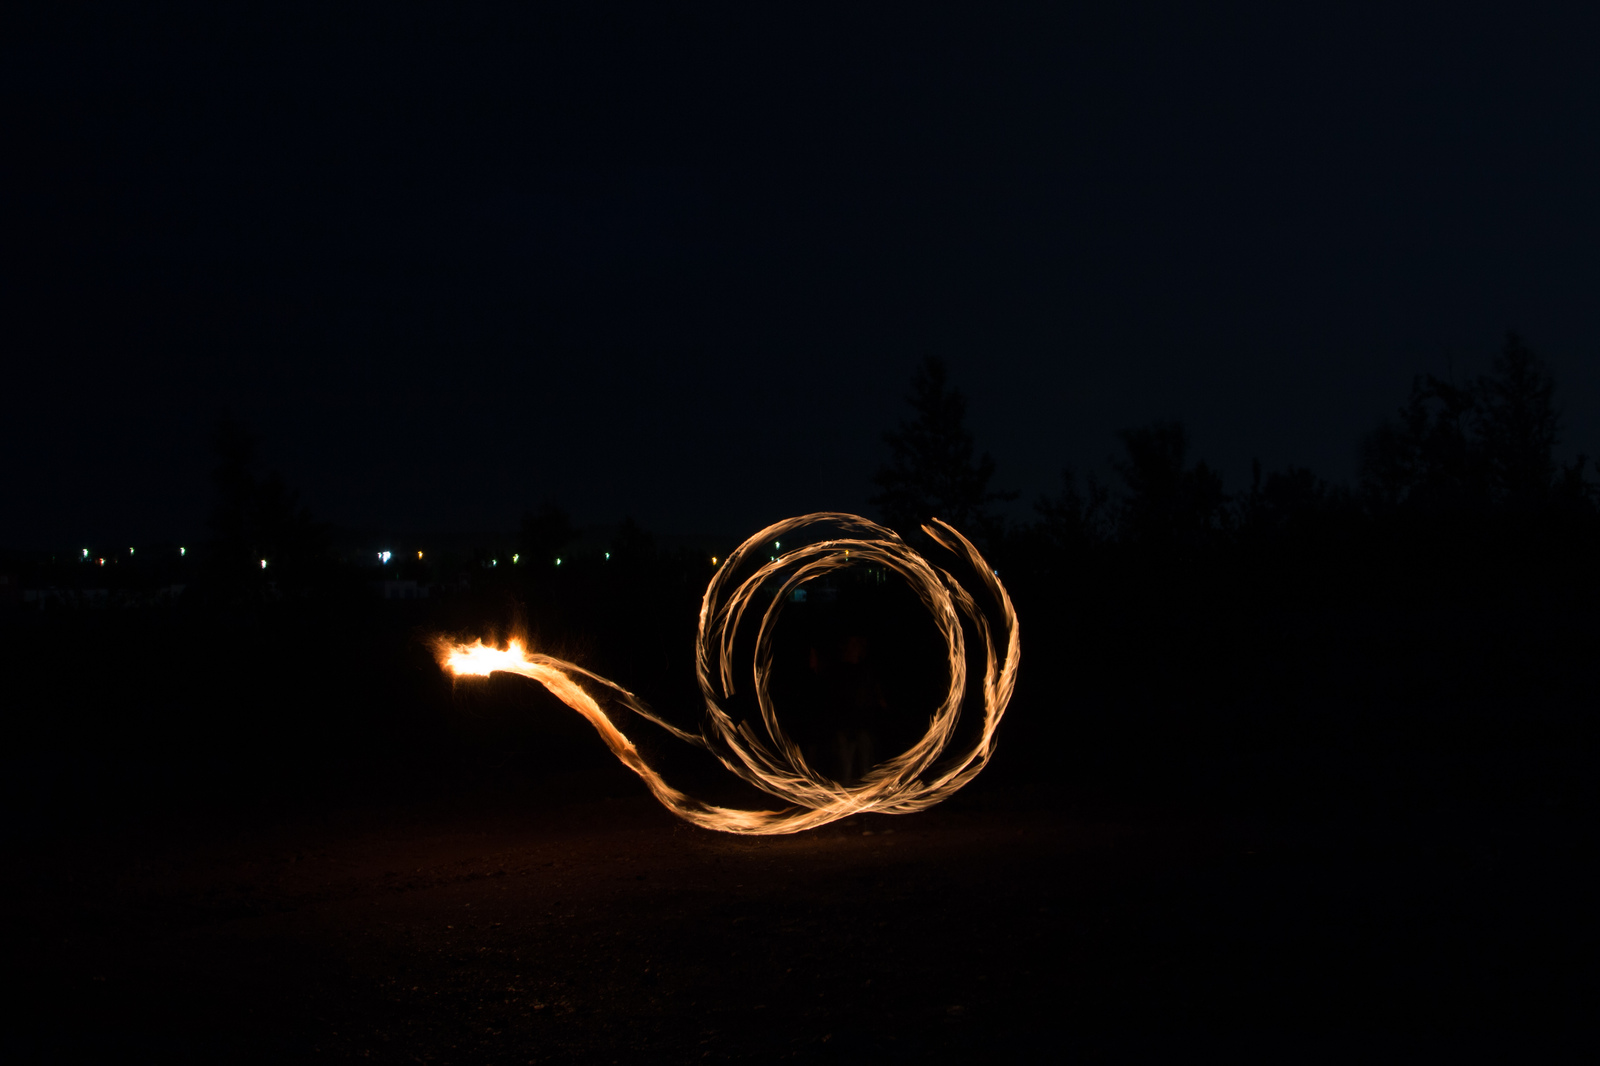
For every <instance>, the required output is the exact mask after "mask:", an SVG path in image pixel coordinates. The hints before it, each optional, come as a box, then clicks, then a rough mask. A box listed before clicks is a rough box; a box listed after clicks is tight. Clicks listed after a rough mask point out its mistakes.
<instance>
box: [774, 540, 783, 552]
mask: <svg viewBox="0 0 1600 1066" xmlns="http://www.w3.org/2000/svg"><path fill="white" fill-rule="evenodd" d="M772 546H773V547H774V548H777V549H778V550H779V551H782V550H783V541H781V540H775V541H773V542H772Z"/></svg>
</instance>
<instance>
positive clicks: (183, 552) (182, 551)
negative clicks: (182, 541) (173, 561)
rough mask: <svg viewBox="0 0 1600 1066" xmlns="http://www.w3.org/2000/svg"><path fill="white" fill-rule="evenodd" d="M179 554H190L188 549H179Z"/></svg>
mask: <svg viewBox="0 0 1600 1066" xmlns="http://www.w3.org/2000/svg"><path fill="white" fill-rule="evenodd" d="M178 554H179V555H188V554H189V549H188V548H179V549H178Z"/></svg>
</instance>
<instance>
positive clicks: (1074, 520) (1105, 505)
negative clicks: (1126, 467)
mask: <svg viewBox="0 0 1600 1066" xmlns="http://www.w3.org/2000/svg"><path fill="white" fill-rule="evenodd" d="M1033 509H1034V511H1035V512H1036V513H1037V514H1038V515H1039V522H1038V523H1037V525H1036V529H1037V531H1038V533H1039V534H1040V535H1042V537H1043V539H1044V542H1045V544H1046V546H1048V547H1049V548H1050V549H1053V550H1055V551H1075V550H1081V549H1083V548H1086V547H1088V546H1089V545H1091V544H1097V543H1099V542H1101V541H1104V540H1107V539H1109V538H1110V535H1111V519H1112V515H1111V491H1110V489H1109V488H1107V487H1106V486H1105V485H1102V484H1101V483H1100V481H1099V480H1098V479H1097V478H1096V477H1095V476H1094V475H1093V474H1090V475H1089V477H1088V480H1087V484H1086V486H1085V488H1084V489H1083V490H1082V491H1080V490H1079V489H1078V476H1077V472H1076V471H1074V470H1073V469H1072V468H1071V467H1070V466H1069V467H1066V468H1064V469H1063V470H1062V471H1061V491H1059V492H1058V493H1056V494H1055V495H1054V496H1041V497H1039V499H1038V501H1037V502H1035V503H1034V505H1033Z"/></svg>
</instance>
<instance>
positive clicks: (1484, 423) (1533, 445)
mask: <svg viewBox="0 0 1600 1066" xmlns="http://www.w3.org/2000/svg"><path fill="white" fill-rule="evenodd" d="M1555 388H1556V386H1555V381H1554V379H1552V378H1551V376H1550V374H1549V372H1548V371H1547V370H1546V369H1545V367H1544V363H1543V361H1542V360H1540V359H1539V357H1538V356H1536V355H1534V354H1533V352H1532V351H1531V350H1530V349H1529V348H1528V346H1527V345H1526V344H1524V343H1523V342H1522V338H1521V337H1519V336H1517V335H1516V333H1514V332H1513V333H1508V334H1507V335H1506V342H1505V346H1504V348H1502V349H1501V352H1500V355H1499V356H1498V357H1497V358H1496V359H1495V361H1494V364H1493V368H1492V372H1491V373H1490V374H1489V375H1488V376H1486V377H1484V378H1481V379H1480V380H1479V383H1478V397H1477V399H1478V407H1477V410H1476V412H1475V414H1476V419H1475V421H1476V429H1477V431H1478V436H1479V438H1480V440H1481V441H1482V447H1483V453H1484V462H1485V467H1486V471H1485V472H1486V474H1487V480H1488V488H1489V491H1490V493H1491V494H1492V498H1493V500H1494V502H1495V503H1496V504H1497V505H1499V506H1502V507H1506V508H1509V509H1511V510H1516V511H1529V510H1536V509H1538V508H1541V507H1543V506H1544V505H1545V504H1546V503H1548V502H1549V499H1550V494H1551V490H1552V489H1553V488H1554V486H1555V483H1556V462H1555V457H1554V451H1555V446H1556V445H1557V444H1558V443H1560V430H1561V426H1560V423H1561V416H1560V413H1559V412H1558V411H1557V410H1556V407H1555V403H1554V396H1555ZM1581 464H1582V460H1581V458H1580V460H1579V465H1580V466H1581Z"/></svg>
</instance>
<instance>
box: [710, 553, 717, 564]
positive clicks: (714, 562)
mask: <svg viewBox="0 0 1600 1066" xmlns="http://www.w3.org/2000/svg"><path fill="white" fill-rule="evenodd" d="M711 565H712V566H716V565H717V557H716V556H715V555H713V556H712V557H711Z"/></svg>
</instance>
